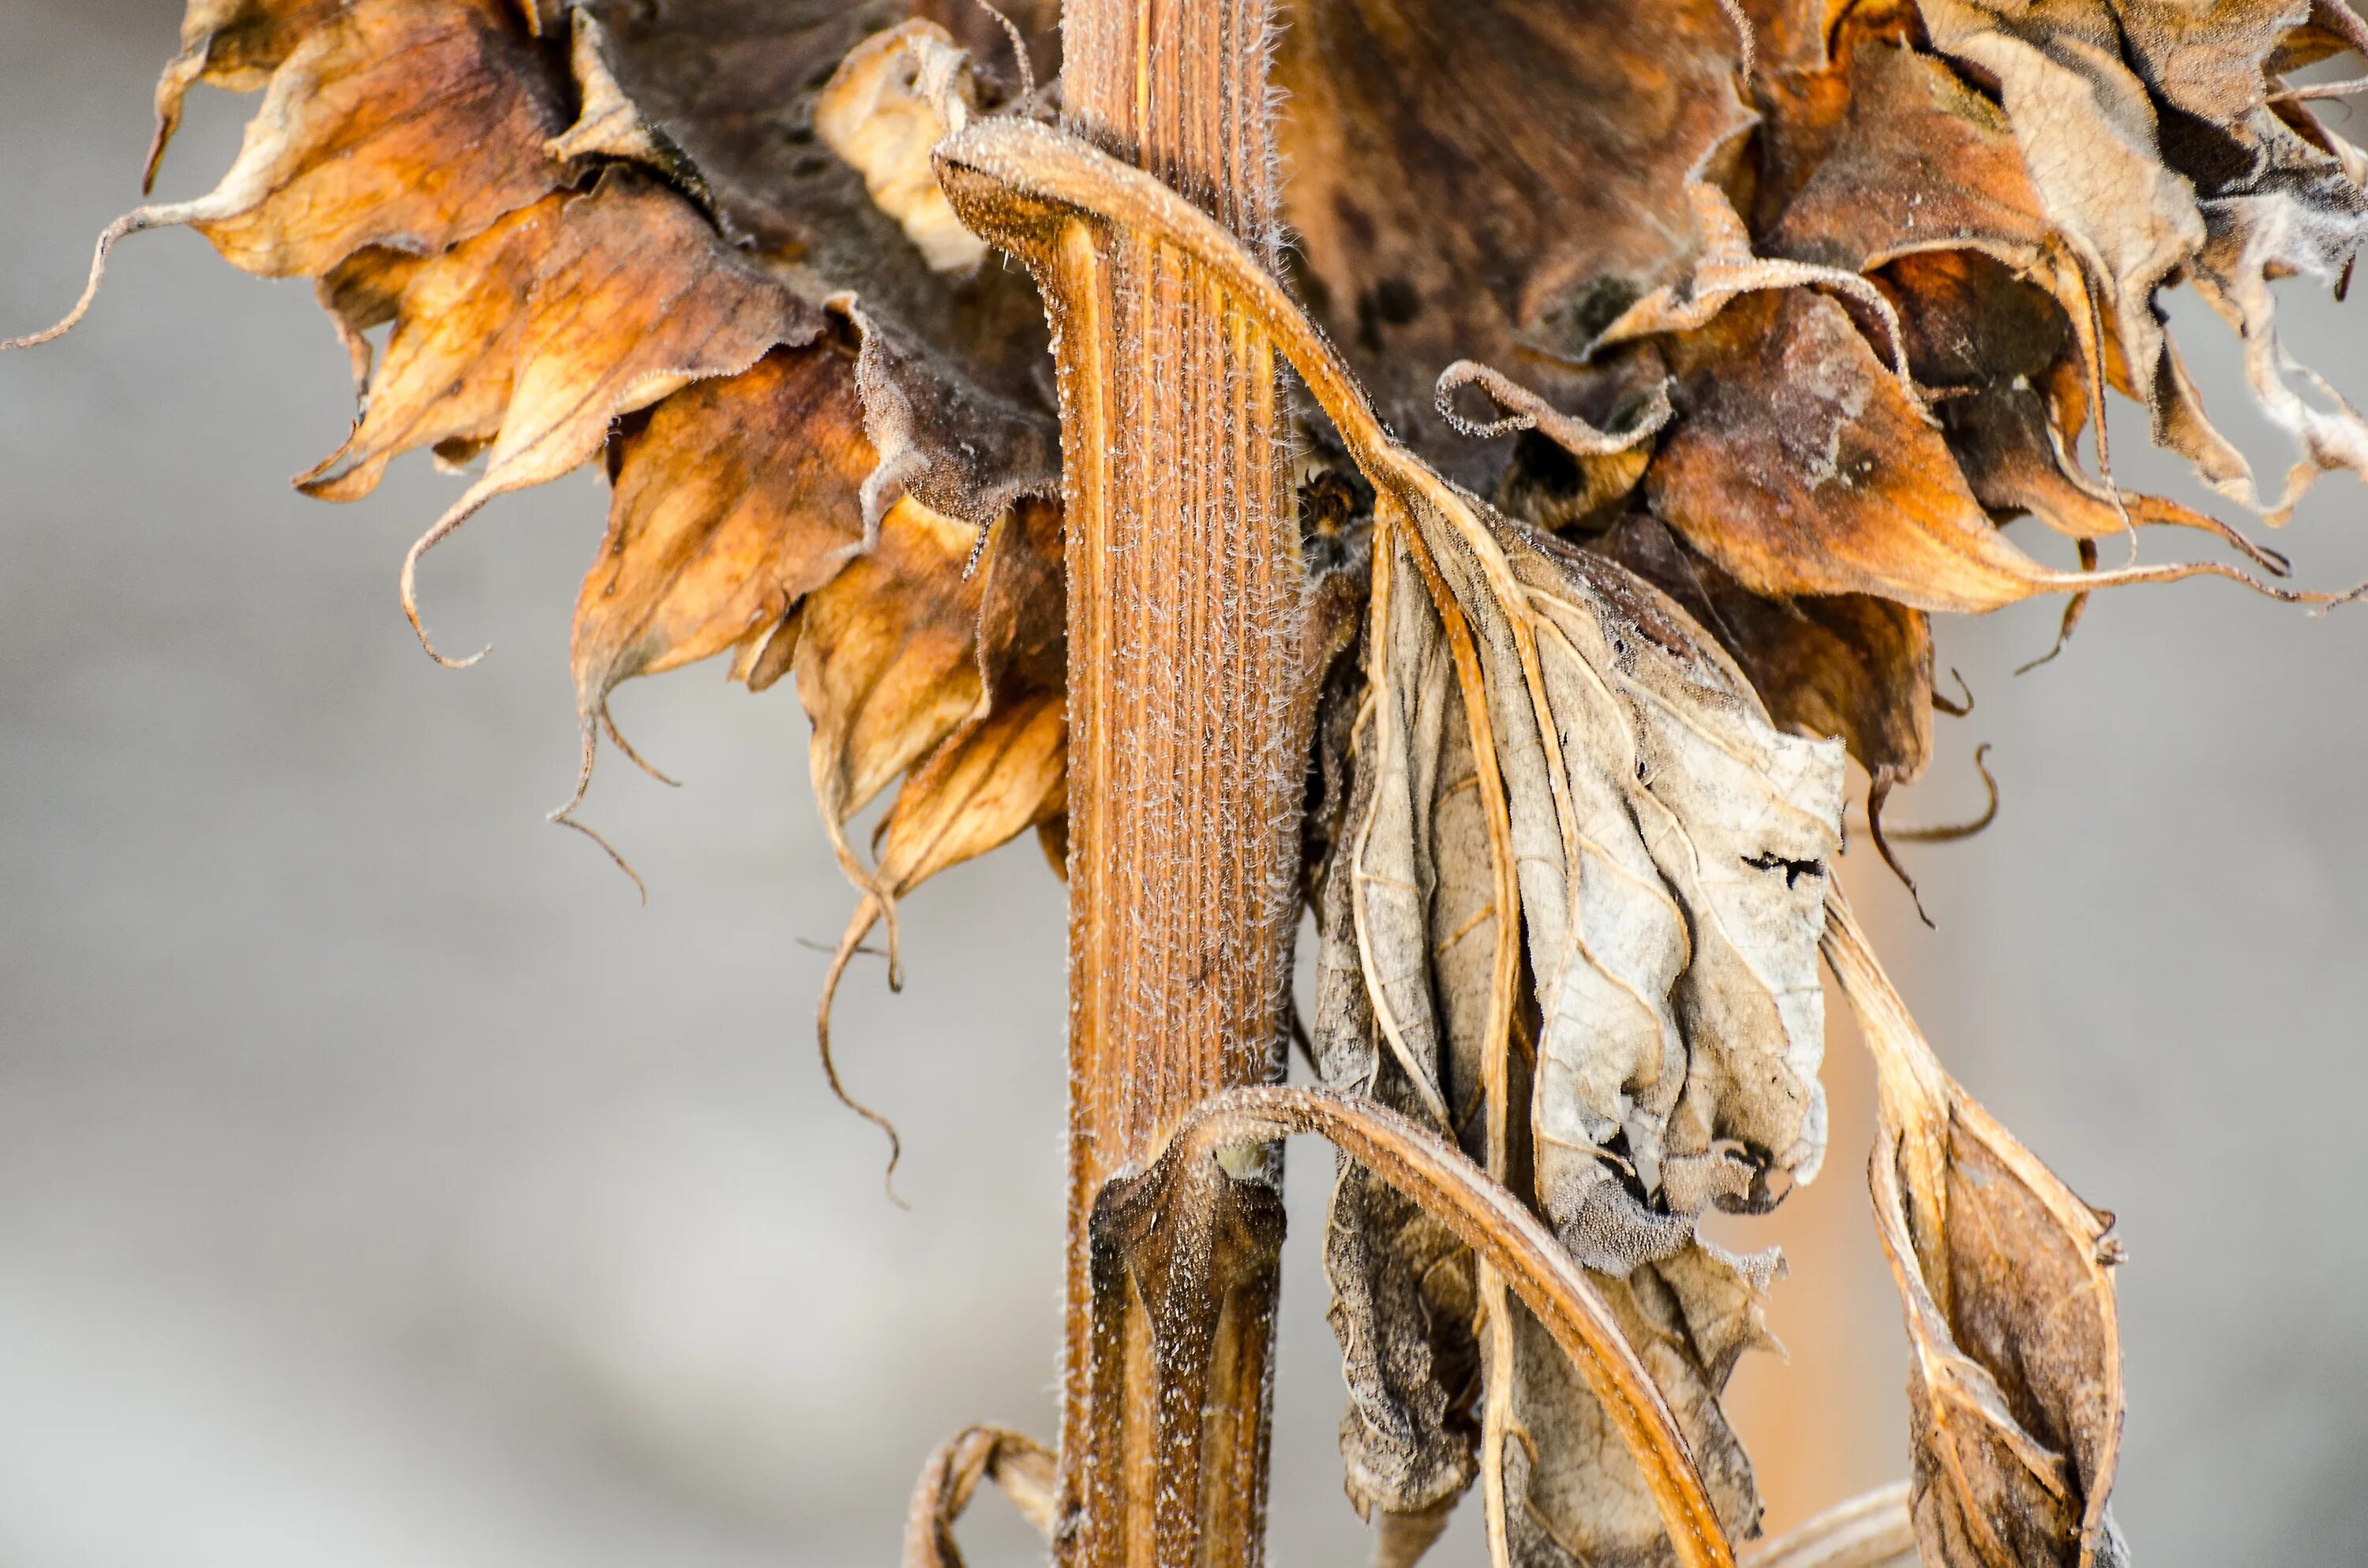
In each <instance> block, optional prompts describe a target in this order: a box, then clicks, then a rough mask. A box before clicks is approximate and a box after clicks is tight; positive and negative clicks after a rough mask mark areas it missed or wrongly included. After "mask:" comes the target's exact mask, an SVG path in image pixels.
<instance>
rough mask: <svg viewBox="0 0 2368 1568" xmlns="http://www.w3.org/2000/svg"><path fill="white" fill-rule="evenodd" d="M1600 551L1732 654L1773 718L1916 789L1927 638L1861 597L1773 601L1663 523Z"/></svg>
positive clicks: (1902, 614) (1634, 528) (1641, 525)
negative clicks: (1836, 742)
mask: <svg viewBox="0 0 2368 1568" xmlns="http://www.w3.org/2000/svg"><path fill="white" fill-rule="evenodd" d="M1595 548H1597V549H1599V550H1600V551H1603V552H1604V553H1605V554H1607V555H1609V556H1611V558H1612V559H1613V560H1614V561H1617V562H1620V563H1621V564H1622V565H1623V566H1625V567H1627V568H1628V569H1629V570H1630V571H1632V572H1634V573H1635V574H1637V575H1638V576H1640V577H1642V578H1644V579H1645V581H1646V582H1648V583H1650V584H1652V585H1654V586H1655V587H1656V588H1659V589H1660V590H1661V591H1662V592H1663V593H1665V594H1667V595H1668V596H1669V597H1671V598H1672V599H1675V600H1676V601H1677V602H1678V604H1679V606H1681V607H1683V608H1684V609H1685V611H1686V613H1687V614H1688V615H1690V616H1691V617H1692V618H1693V619H1694V620H1695V621H1696V622H1697V623H1699V624H1700V625H1701V626H1702V628H1703V629H1704V630H1706V631H1710V632H1711V633H1712V634H1713V636H1715V637H1716V638H1717V639H1718V640H1719V643H1720V645H1721V646H1722V647H1724V648H1725V650H1726V651H1727V652H1728V653H1731V654H1733V655H1734V657H1735V662H1736V664H1737V665H1740V666H1741V667H1742V669H1743V673H1744V675H1745V676H1746V677H1747V678H1748V679H1749V681H1750V682H1751V688H1752V689H1753V690H1754V691H1756V692H1758V693H1759V698H1760V699H1761V700H1762V701H1764V702H1765V703H1766V704H1767V705H1768V714H1769V717H1770V718H1771V719H1773V720H1774V721H1775V722H1777V724H1779V725H1780V726H1782V728H1784V729H1787V730H1790V731H1792V732H1793V733H1795V734H1804V735H1836V736H1839V737H1840V738H1841V740H1842V742H1843V743H1844V744H1846V745H1847V746H1848V747H1849V748H1850V756H1854V757H1856V758H1857V759H1858V761H1859V763H1860V765H1861V767H1865V769H1866V770H1867V772H1868V773H1869V774H1870V775H1873V776H1874V777H1876V778H1884V779H1889V780H1893V781H1896V782H1898V783H1902V784H1905V783H1909V782H1912V781H1913V780H1914V779H1915V778H1917V777H1918V775H1920V774H1921V773H1922V772H1923V771H1924V767H1925V765H1926V764H1927V763H1928V762H1929V761H1930V759H1931V755H1932V630H1931V625H1930V621H1929V620H1928V619H1927V618H1926V617H1925V615H1924V612H1923V611H1921V610H1916V609H1910V608H1907V606H1905V605H1901V604H1896V603H1894V602H1893V601H1892V600H1889V599H1884V598H1876V597H1873V596H1871V595H1866V594H1839V595H1835V596H1831V597H1803V598H1795V599H1783V600H1779V599H1766V598H1762V597H1759V595H1757V594H1753V593H1748V592H1747V591H1745V589H1744V588H1743V586H1742V585H1740V584H1738V583H1737V582H1736V580H1735V579H1734V578H1732V577H1730V576H1728V575H1727V574H1725V572H1722V571H1720V570H1719V568H1718V567H1717V566H1716V565H1714V564H1713V563H1712V562H1710V561H1708V560H1706V559H1705V558H1703V557H1702V554H1701V553H1700V552H1699V551H1695V550H1693V549H1692V548H1691V547H1690V546H1688V545H1687V544H1686V543H1685V542H1684V541H1683V540H1679V538H1677V536H1676V535H1674V534H1672V533H1671V532H1670V531H1669V530H1668V528H1667V527H1666V526H1665V525H1663V524H1662V523H1661V522H1660V521H1659V520H1658V519H1656V518H1654V517H1642V516H1635V517H1627V518H1623V519H1622V521H1621V523H1620V524H1619V526H1618V527H1616V528H1612V529H1611V530H1610V531H1609V532H1608V533H1606V534H1604V535H1603V536H1602V538H1601V540H1600V541H1599V542H1598V543H1597V544H1596V546H1595Z"/></svg>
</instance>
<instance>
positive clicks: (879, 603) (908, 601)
mask: <svg viewBox="0 0 2368 1568" xmlns="http://www.w3.org/2000/svg"><path fill="white" fill-rule="evenodd" d="M973 538H974V535H973V530H972V529H971V528H970V527H969V526H968V525H967V524H964V523H961V522H958V521H956V520H955V519H953V518H951V517H943V516H941V515H939V514H938V513H936V512H932V511H930V510H929V509H928V507H927V506H922V505H921V504H920V503H919V502H918V501H915V500H912V499H909V498H908V499H906V500H904V501H900V502H898V503H897V504H896V505H895V506H894V507H892V508H891V509H890V510H889V513H888V515H887V517H885V518H884V519H882V522H881V525H880V537H879V543H878V544H877V545H876V546H875V547H874V548H873V549H872V550H871V551H869V552H868V553H866V554H864V555H862V556H860V557H859V558H857V559H856V560H855V561H853V562H849V563H848V565H847V566H846V567H845V568H844V569H842V570H841V571H840V573H839V574H838V575H837V577H836V578H834V579H833V580H832V581H831V582H830V584H829V585H827V586H825V587H824V588H823V589H821V590H820V591H819V592H817V593H815V594H814V595H812V596H811V597H808V599H807V600H806V608H805V612H804V614H803V617H802V618H801V625H800V628H799V633H798V655H797V675H798V696H799V698H800V699H802V700H803V702H804V703H805V708H806V713H807V716H808V717H810V718H811V719H812V720H813V721H814V753H813V764H814V797H815V801H816V803H817V804H818V805H820V807H821V808H822V813H823V822H824V824H825V826H827V827H828V828H829V829H830V833H831V838H832V841H833V843H834V844H836V845H837V848H838V852H839V863H840V865H841V866H842V867H843V868H844V869H845V870H846V872H847V874H848V879H849V880H850V881H853V882H855V884H856V885H857V886H858V887H863V888H870V887H872V886H873V885H874V883H875V881H877V879H876V877H875V875H874V873H873V872H872V871H871V869H870V868H868V867H866V866H865V865H864V864H863V863H862V862H861V860H860V859H859V858H858V857H857V856H856V853H855V850H854V848H853V847H852V846H850V845H849V844H848V840H847V834H846V824H847V820H848V818H849V817H851V816H853V815H854V814H855V813H856V812H860V811H861V810H862V809H863V808H864V806H865V805H867V804H868V803H870V801H871V799H872V797H873V796H875V795H877V794H879V793H880V791H881V790H884V789H886V788H887V787H888V785H889V784H890V783H892V782H893V781H894V779H895V778H896V776H897V775H898V774H900V773H903V772H904V771H905V769H907V768H909V767H913V766H914V765H915V764H916V763H918V762H920V761H921V759H922V758H924V757H926V756H928V754H929V753H930V752H932V751H934V750H935V749H937V746H938V744H939V743H940V742H941V741H943V740H944V739H945V738H946V737H947V736H948V735H950V734H951V733H953V732H954V730H955V729H956V727H958V726H959V725H961V724H962V722H963V721H964V720H966V719H968V718H970V717H971V716H972V715H973V713H974V712H976V711H977V710H979V709H980V708H981V706H982V704H983V702H984V699H985V683H984V682H983V680H982V679H981V677H980V675H979V670H978V653H977V636H978V613H979V603H980V597H981V591H982V589H983V588H984V587H985V583H984V581H983V579H981V578H980V577H978V576H977V575H975V574H973V575H972V576H969V577H967V578H966V577H964V576H963V575H962V566H963V563H964V562H966V561H968V559H969V558H970V552H971V544H972V541H973Z"/></svg>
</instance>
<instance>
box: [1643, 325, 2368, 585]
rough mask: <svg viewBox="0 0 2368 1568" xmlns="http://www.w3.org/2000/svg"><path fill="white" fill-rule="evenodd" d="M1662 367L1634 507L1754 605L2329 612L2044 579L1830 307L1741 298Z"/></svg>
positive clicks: (2192, 566) (2098, 581)
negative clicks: (1828, 597) (2088, 594)
mask: <svg viewBox="0 0 2368 1568" xmlns="http://www.w3.org/2000/svg"><path fill="white" fill-rule="evenodd" d="M1665 352H1666V353H1667V354H1668V358H1669V363H1670V368H1671V369H1672V370H1673V371H1674V372H1675V381H1674V383H1673V388H1672V394H1671V396H1672V401H1673V402H1674V403H1676V405H1677V408H1678V417H1677V419H1676V420H1675V421H1673V422H1672V424H1671V426H1670V429H1669V431H1668V434H1666V435H1665V436H1664V437H1662V445H1661V449H1660V452H1659V454H1658V455H1657V456H1656V459H1655V460H1654V462H1653V465H1652V467H1651V468H1650V469H1648V470H1646V471H1645V494H1646V496H1647V498H1648V500H1649V501H1650V504H1651V506H1652V508H1653V511H1654V513H1655V515H1656V516H1657V517H1661V518H1662V519H1663V520H1664V521H1666V522H1668V524H1669V526H1670V527H1671V528H1675V529H1676V530H1677V531H1678V532H1679V534H1680V535H1681V536H1683V537H1684V539H1685V540H1686V542H1688V543H1689V544H1691V545H1692V546H1693V547H1694V548H1695V549H1697V550H1699V551H1702V554H1704V555H1705V556H1707V557H1709V558H1710V559H1711V560H1712V561H1713V562H1717V563H1718V564H1719V566H1721V567H1722V568H1723V569H1725V571H1726V572H1727V573H1728V574H1730V575H1732V576H1733V577H1735V578H1736V581H1738V582H1740V583H1741V584H1742V585H1744V586H1745V587H1746V588H1748V589H1749V590H1750V591H1751V592H1753V593H1756V594H1760V595H1763V596H1765V597H1773V598H1791V597H1794V596H1797V595H1802V594H1873V595H1876V596H1879V597H1884V598H1889V599H1893V600H1896V601H1897V602H1898V603H1900V604H1903V605H1907V606H1909V607H1910V608H1917V609H1924V610H1952V611H1958V612H1964V613H1974V614H1978V613H1981V612H1983V611H1987V610H1993V609H1997V608H2000V607H2002V606H2005V605H2009V604H2013V603H2015V602H2017V601H2018V600H2021V599H2025V598H2028V597H2032V595H2034V594H2042V593H2058V592H2078V591H2082V590H2085V589H2089V588H2100V587H2111V586H2114V585H2119V584H2123V583H2142V582H2169V581H2173V580H2176V579H2178V578H2181V577H2190V576H2198V575H2213V576H2225V577H2233V578H2236V579H2237V580H2238V581H2242V582H2246V583H2248V584H2251V585H2253V586H2254V587H2256V588H2257V589H2260V591H2261V592H2264V593H2268V594H2270V595H2271V596H2272V597H2279V598H2289V599H2299V600H2303V601H2305V602H2313V603H2319V602H2326V601H2327V598H2328V596H2324V595H2294V594H2289V593H2286V592H2285V591H2283V590H2281V589H2274V588H2264V587H2262V586H2261V585H2260V584H2258V583H2253V581H2252V579H2250V578H2248V577H2246V576H2245V575H2244V574H2242V573H2239V572H2237V571H2236V570H2234V569H2233V568H2230V567H2226V566H2222V565H2219V564H2217V563H2216V562H2187V563H2178V564H2165V565H2158V566H2136V567H2128V568H2123V569H2122V570H2119V571H2112V572H2092V573H2079V572H2061V571H2056V570H2054V569H2052V568H2049V567H2046V566H2043V565H2042V564H2040V563H2039V562H2036V561H2034V560H2032V558H2031V557H2030V556H2029V555H2026V554H2025V553H2024V552H2023V551H2021V549H2019V548H2018V547H2016V546H2015V545H2014V544H2012V543H2010V542H2009V540H2007V539H2006V537H2005V536H2004V535H2003V534H2001V533H1999V532H1998V529H1997V528H1995V527H1994V526H1993V525H1992V524H1991V522H1990V519H1989V517H1988V514H1987V512H1985V511H1984V510H1983V508H1982V506H1981V503H1980V502H1979V501H1978V500H1976V499H1975V495H1974V493H1973V491H1972V489H1971V487H1970V486H1968V484H1967V483H1966V482H1965V477H1964V473H1963V472H1961V471H1960V470H1959V468H1958V466H1957V460H1956V458H1955V457H1954V455H1953V454H1952V453H1951V451H1950V449H1949V447H1948V443H1947V442H1946V441H1945V440H1944V439H1943V438H1942V437H1941V432H1940V431H1939V430H1937V429H1935V428H1933V427H1932V426H1931V425H1930V424H1929V423H1927V420H1926V416H1925V414H1924V411H1923V410H1922V409H1920V408H1919V407H1918V406H1917V404H1916V403H1914V402H1913V400H1912V399H1911V397H1910V395H1909V393H1908V392H1907V389H1906V388H1905V387H1903V386H1902V385H1901V384H1900V381H1899V379H1898V378H1897V377H1896V375H1894V374H1893V373H1892V371H1891V370H1890V369H1887V368H1886V367H1885V366H1884V364H1883V363H1882V361H1881V360H1880V359H1878V358H1876V356H1875V353H1874V350H1873V347H1871V346H1870V345H1869V344H1868V343H1867V342H1866V341H1865V339H1864V338H1863V337H1862V336H1861V335H1860V334H1859V331H1858V329H1857V328H1856V326H1854V325H1853V324H1851V322H1850V317H1849V315H1848V314H1847V313H1846V312H1844V311H1843V310H1842V308H1841V306H1839V304H1836V303H1835V302H1834V301H1831V300H1828V299H1825V298H1822V297H1820V296H1818V295H1815V294H1810V293H1805V292H1802V291H1799V290H1787V291H1783V292H1780V293H1756V294H1749V295H1746V296H1744V297H1743V298H1741V299H1739V300H1737V301H1735V302H1734V303H1732V304H1730V305H1729V306H1727V307H1726V308H1725V310H1724V311H1722V312H1720V313H1719V314H1718V316H1717V317H1716V319H1714V320H1713V321H1712V322H1711V324H1709V325H1708V326H1706V327H1704V328H1702V330H1700V331H1699V332H1693V333H1684V334H1679V335H1674V336H1673V337H1671V338H1669V339H1668V340H1667V347H1666V349H1665Z"/></svg>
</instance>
